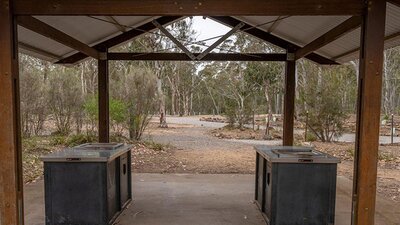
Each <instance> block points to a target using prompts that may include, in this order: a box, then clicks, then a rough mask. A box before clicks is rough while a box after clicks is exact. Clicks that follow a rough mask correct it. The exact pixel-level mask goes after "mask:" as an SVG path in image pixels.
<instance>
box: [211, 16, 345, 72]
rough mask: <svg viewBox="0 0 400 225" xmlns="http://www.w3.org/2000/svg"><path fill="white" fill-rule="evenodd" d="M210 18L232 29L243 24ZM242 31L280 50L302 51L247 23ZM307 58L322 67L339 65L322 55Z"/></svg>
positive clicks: (236, 20) (314, 54) (226, 18)
mask: <svg viewBox="0 0 400 225" xmlns="http://www.w3.org/2000/svg"><path fill="white" fill-rule="evenodd" d="M210 18H211V19H213V20H215V21H217V22H219V23H222V24H225V25H227V26H230V27H234V26H236V25H237V24H238V23H240V22H242V21H240V20H238V19H235V18H233V17H229V16H211V17H210ZM240 30H242V31H243V32H244V33H247V34H249V35H252V36H254V37H256V38H259V39H261V40H263V41H266V42H269V43H271V44H273V45H275V46H278V47H280V48H283V49H289V48H290V49H294V50H297V49H300V46H298V45H296V44H294V43H291V42H289V41H286V40H284V39H282V38H280V37H277V36H275V35H273V34H270V33H268V32H266V31H263V30H261V29H259V28H255V27H253V26H251V25H249V24H246V23H245V25H244V26H243V27H242V28H241V29H240ZM305 58H306V59H309V60H311V61H313V62H316V63H318V64H321V65H337V64H338V63H337V62H335V61H334V60H331V59H328V58H326V57H324V56H321V55H318V54H316V53H311V54H309V55H307V56H306V57H305Z"/></svg>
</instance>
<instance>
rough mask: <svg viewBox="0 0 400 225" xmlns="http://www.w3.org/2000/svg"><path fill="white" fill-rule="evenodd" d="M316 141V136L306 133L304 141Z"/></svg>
mask: <svg viewBox="0 0 400 225" xmlns="http://www.w3.org/2000/svg"><path fill="white" fill-rule="evenodd" d="M317 139H318V138H317V136H316V135H315V134H314V133H312V132H307V136H306V141H310V142H313V141H316V140H317Z"/></svg>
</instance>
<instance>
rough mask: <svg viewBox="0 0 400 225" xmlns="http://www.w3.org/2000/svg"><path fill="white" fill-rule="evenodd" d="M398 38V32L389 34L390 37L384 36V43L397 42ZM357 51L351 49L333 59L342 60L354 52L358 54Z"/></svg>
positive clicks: (399, 35) (358, 49)
mask: <svg viewBox="0 0 400 225" xmlns="http://www.w3.org/2000/svg"><path fill="white" fill-rule="evenodd" d="M398 38H400V32H396V33H394V34H391V35H388V36H386V37H385V42H386V41H391V40H397V39H398ZM358 51H360V47H358V48H354V49H352V50H350V51H347V52H345V53H342V54H340V55H338V56H335V57H334V59H335V60H338V59H340V58H343V57H346V56H348V55H351V54H354V53H356V52H358Z"/></svg>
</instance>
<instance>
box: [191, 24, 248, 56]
mask: <svg viewBox="0 0 400 225" xmlns="http://www.w3.org/2000/svg"><path fill="white" fill-rule="evenodd" d="M244 25H245V24H244V23H243V22H241V23H239V24H238V25H236V26H235V27H234V28H232V30H230V31H229V32H228V33H226V34H225V35H224V36H222V37H221V38H220V39H218V40H217V41H216V42H214V44H212V45H211V46H210V47H208V48H207V49H206V50H204V51H203V52H202V53H201V54H200V55H198V56H197V58H196V59H197V60H202V59H203V58H204V56H206V55H207V54H208V53H210V52H211V51H212V50H213V49H214V48H216V47H217V46H218V45H220V44H221V43H222V42H223V41H225V40H226V39H227V38H229V37H230V36H231V35H232V34H234V33H235V32H236V31H238V30H240V29H241V28H242V27H243V26H244Z"/></svg>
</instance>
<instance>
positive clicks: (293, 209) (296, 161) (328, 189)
mask: <svg viewBox="0 0 400 225" xmlns="http://www.w3.org/2000/svg"><path fill="white" fill-rule="evenodd" d="M255 149H256V152H257V156H256V157H257V158H256V191H255V202H256V204H257V205H258V207H259V208H260V210H261V211H262V213H263V216H264V218H265V220H266V222H267V224H269V225H333V224H334V220H335V198H336V172H337V163H339V162H340V161H339V159H337V158H335V157H333V156H330V155H328V154H325V153H322V152H319V151H316V150H314V149H312V148H306V147H292V146H257V147H255Z"/></svg>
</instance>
